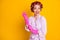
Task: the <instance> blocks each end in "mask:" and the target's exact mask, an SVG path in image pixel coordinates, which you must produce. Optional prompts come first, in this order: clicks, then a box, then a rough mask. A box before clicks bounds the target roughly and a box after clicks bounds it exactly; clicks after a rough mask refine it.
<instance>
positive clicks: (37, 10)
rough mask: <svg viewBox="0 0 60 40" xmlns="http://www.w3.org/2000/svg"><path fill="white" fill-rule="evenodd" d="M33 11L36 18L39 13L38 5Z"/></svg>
mask: <svg viewBox="0 0 60 40" xmlns="http://www.w3.org/2000/svg"><path fill="white" fill-rule="evenodd" d="M33 11H34V17H35V18H37V17H38V15H39V13H40V11H41V9H40V5H38V4H37V5H35V6H34V9H33Z"/></svg>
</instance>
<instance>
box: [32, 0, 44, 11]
mask: <svg viewBox="0 0 60 40" xmlns="http://www.w3.org/2000/svg"><path fill="white" fill-rule="evenodd" d="M35 5H40V9H42V8H43V5H42V3H41V2H39V1H35V2H33V3H32V4H31V11H32V12H34V10H33V9H34V6H35Z"/></svg>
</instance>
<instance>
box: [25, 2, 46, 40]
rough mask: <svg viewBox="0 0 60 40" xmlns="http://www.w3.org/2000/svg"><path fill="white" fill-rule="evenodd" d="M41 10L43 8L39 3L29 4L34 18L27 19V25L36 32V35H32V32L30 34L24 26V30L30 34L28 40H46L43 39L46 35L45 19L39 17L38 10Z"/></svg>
mask: <svg viewBox="0 0 60 40" xmlns="http://www.w3.org/2000/svg"><path fill="white" fill-rule="evenodd" d="M42 8H43V6H42V4H41V2H39V1H34V2H33V3H32V4H31V11H32V12H33V13H34V16H30V17H29V24H30V25H31V27H32V28H33V29H35V30H38V33H37V34H34V33H33V32H31V31H30V30H29V28H28V26H27V24H26V26H25V29H26V30H27V31H29V32H31V35H30V39H29V40H46V39H45V36H46V33H47V27H46V26H47V25H46V19H45V17H43V16H41V15H39V13H40V10H41V9H42Z"/></svg>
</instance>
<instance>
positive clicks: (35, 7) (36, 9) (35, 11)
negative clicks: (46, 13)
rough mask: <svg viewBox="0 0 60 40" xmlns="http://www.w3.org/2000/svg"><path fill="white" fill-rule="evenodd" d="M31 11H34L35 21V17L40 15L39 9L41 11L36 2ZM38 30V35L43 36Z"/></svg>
mask: <svg viewBox="0 0 60 40" xmlns="http://www.w3.org/2000/svg"><path fill="white" fill-rule="evenodd" d="M33 11H34V18H35V21H36V19H37V18H38V15H40V11H41V9H40V5H38V4H37V5H35V6H34V9H33ZM38 32H39V35H40V36H41V37H43V35H42V34H41V33H40V30H38Z"/></svg>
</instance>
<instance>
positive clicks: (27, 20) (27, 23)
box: [22, 12, 38, 34]
mask: <svg viewBox="0 0 60 40" xmlns="http://www.w3.org/2000/svg"><path fill="white" fill-rule="evenodd" d="M22 15H23V17H24V19H25V23H26V25H27V28H28V29H29V30H30V31H31V32H32V33H34V34H37V33H38V30H35V29H33V28H32V26H31V25H30V24H29V19H28V17H27V15H26V13H25V12H23V14H22Z"/></svg>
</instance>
